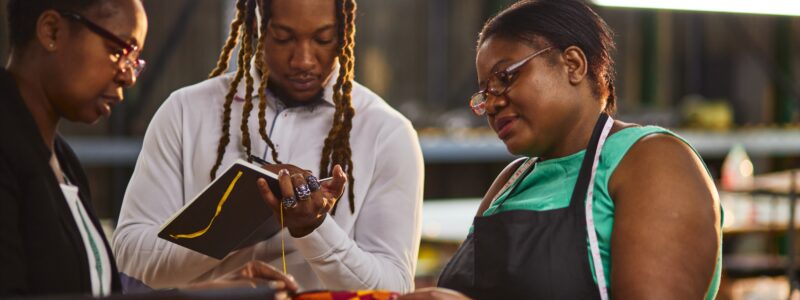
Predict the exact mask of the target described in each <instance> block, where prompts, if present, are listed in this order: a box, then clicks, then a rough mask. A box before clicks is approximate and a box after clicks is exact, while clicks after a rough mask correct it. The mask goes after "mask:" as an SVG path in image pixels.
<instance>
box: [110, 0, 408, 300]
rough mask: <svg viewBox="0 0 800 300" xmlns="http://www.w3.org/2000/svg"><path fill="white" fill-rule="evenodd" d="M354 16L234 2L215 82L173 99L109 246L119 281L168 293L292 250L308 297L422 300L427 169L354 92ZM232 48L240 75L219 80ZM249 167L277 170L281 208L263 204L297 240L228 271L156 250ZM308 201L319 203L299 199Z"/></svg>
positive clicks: (292, 4) (304, 0) (239, 260)
mask: <svg viewBox="0 0 800 300" xmlns="http://www.w3.org/2000/svg"><path fill="white" fill-rule="evenodd" d="M355 10H356V4H355V1H354V0H334V1H330V0H327V1H325V0H272V1H270V0H263V1H262V0H258V1H257V0H238V1H237V11H238V13H237V16H236V19H235V20H234V22H233V23H232V24H231V36H230V38H229V39H228V41H227V42H226V45H225V47H224V48H223V51H222V54H221V56H220V59H219V62H218V65H217V68H216V69H215V70H214V71H213V72H212V74H211V78H210V79H208V80H206V81H204V82H201V83H199V84H197V85H194V86H190V87H186V88H183V89H180V90H178V91H176V92H175V93H173V94H172V95H171V96H170V97H169V98H168V99H167V100H166V101H165V102H164V104H163V105H162V107H161V108H160V109H159V111H158V112H157V113H156V115H155V117H154V118H153V121H152V123H151V124H150V127H149V128H148V130H147V133H146V135H145V139H144V145H143V149H142V153H141V155H140V157H139V160H138V162H137V164H136V169H135V171H134V174H133V177H132V178H131V182H130V184H129V186H128V190H127V192H126V194H125V199H124V203H123V206H122V212H121V214H120V219H119V225H118V228H117V230H116V232H115V235H114V241H113V244H114V251H115V254H116V255H117V261H118V263H119V266H120V270H121V271H122V272H123V273H126V274H127V275H129V276H131V277H134V278H137V279H139V280H141V281H142V282H143V283H145V284H147V285H149V286H151V287H156V288H165V287H172V286H177V285H181V284H184V283H187V282H194V281H198V280H203V279H208V278H215V277H217V276H220V274H225V273H226V272H227V271H228V270H231V269H234V268H236V267H238V266H240V265H241V264H243V263H244V262H246V261H249V260H251V259H257V260H261V261H265V262H268V263H270V264H272V265H274V266H276V267H281V264H282V263H281V236H283V237H284V238H285V243H286V244H285V249H286V250H285V252H286V268H287V270H288V272H289V273H290V274H292V275H293V276H294V277H295V279H296V280H297V282H298V283H299V284H300V286H301V289H303V290H311V289H332V290H355V289H386V290H393V291H398V292H408V291H411V290H413V288H414V283H413V282H414V281H413V276H414V271H415V269H416V260H417V251H418V246H419V238H420V217H421V215H420V208H421V203H422V182H423V163H422V155H421V151H420V148H419V143H418V140H417V135H416V132H415V131H414V129H413V127H412V125H411V123H410V122H409V121H408V120H407V119H406V118H404V117H403V116H402V115H400V114H399V113H398V112H397V111H395V110H394V109H392V108H391V107H390V106H389V105H388V104H387V103H386V102H385V101H384V100H383V99H381V98H380V97H379V96H377V95H375V94H374V93H372V92H371V91H369V90H368V89H367V88H365V87H363V86H361V85H359V84H358V83H356V82H355V81H353V69H354V65H355V60H354V57H353V53H354V52H353V51H354V46H355V39H354V38H355ZM257 11H259V12H260V13H257ZM259 15H260V16H263V17H262V18H259V17H258V16H259ZM237 43H241V49H242V50H241V51H240V53H239V56H238V66H239V67H238V69H237V70H236V72H233V73H230V74H223V73H225V71H226V70H227V69H228V65H227V61H228V60H229V58H230V55H231V52H232V49H234V47H235V46H236V44H237ZM256 109H257V111H256V112H253V110H256ZM252 115H255V116H252ZM237 127H238V130H237V129H235V128H237ZM249 155H257V156H260V157H262V158H264V159H266V160H271V161H272V162H274V163H276V164H277V165H276V166H275V167H274V168H273V170H274V171H276V172H278V171H280V173H281V180H282V183H283V184H284V190H283V195H272V194H271V193H269V192H265V193H264V195H263V198H264V200H265V201H267V202H268V203H269V204H270V205H272V207H273V208H274V209H279V208H280V206H284V207H286V208H284V215H285V218H286V223H285V224H286V227H287V229H288V232H283V233H281V234H279V235H276V236H274V237H271V238H267V237H265V240H264V241H262V242H260V243H257V244H255V245H254V246H251V247H247V248H244V249H241V250H239V251H236V252H234V253H231V254H229V255H228V256H227V257H226V258H225V259H223V260H221V261H219V260H216V259H213V258H210V257H207V256H204V255H202V254H199V253H196V252H193V251H191V250H188V249H185V248H182V247H180V246H178V245H175V244H172V243H170V242H167V241H165V240H161V239H159V238H158V237H157V236H156V234H157V232H158V231H159V227H160V226H161V224H163V223H164V222H165V221H166V220H167V219H168V218H169V217H170V216H171V215H172V214H173V213H175V212H176V211H177V210H179V209H180V208H181V207H182V206H183V205H184V204H185V203H187V201H190V200H191V199H192V198H193V197H194V196H195V195H197V194H198V193H199V192H200V191H201V190H202V189H203V188H204V187H205V186H206V185H207V184H208V183H209V182H211V180H212V178H214V177H216V176H218V175H220V172H221V171H222V170H224V169H225V168H227V166H229V165H230V164H231V163H232V162H233V161H235V160H236V159H240V158H247V157H248V156H249ZM284 170H288V171H284ZM306 170H315V171H314V172H311V171H306ZM312 173H314V174H313V175H315V176H316V177H313V176H311V175H312ZM298 175H299V176H298ZM328 176H333V177H334V180H332V181H331V182H328V183H323V184H322V186H321V187H319V188H317V187H316V186H315V185H314V181H315V180H314V178H322V177H328ZM303 188H308V189H307V191H308V190H310V191H311V193H310V194H308V193H305V194H304V193H297V195H296V196H297V197H295V193H294V192H293V190H296V189H297V190H300V191H301V192H302V190H303ZM340 199H341V201H337V200H340ZM340 202H342V204H341V205H337V204H339V203H340Z"/></svg>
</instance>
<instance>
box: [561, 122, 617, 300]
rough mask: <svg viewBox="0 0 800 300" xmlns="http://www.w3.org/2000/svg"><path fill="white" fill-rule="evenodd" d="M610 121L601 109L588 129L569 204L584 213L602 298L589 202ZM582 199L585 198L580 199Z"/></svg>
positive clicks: (603, 281) (601, 276)
mask: <svg viewBox="0 0 800 300" xmlns="http://www.w3.org/2000/svg"><path fill="white" fill-rule="evenodd" d="M613 125H614V119H612V118H611V117H609V116H608V115H607V114H605V113H603V114H601V115H600V118H599V119H598V120H597V124H595V127H594V131H593V132H592V137H591V139H590V140H589V145H587V146H586V155H585V156H584V157H583V163H581V170H580V173H578V180H577V182H576V183H575V188H574V189H573V191H572V198H571V199H570V204H569V205H570V208H571V209H574V210H576V211H578V212H579V213H583V215H584V216H585V220H586V231H587V235H588V237H589V247H590V248H591V251H590V252H591V255H592V262H593V266H594V273H595V277H596V278H597V286H598V289H599V290H600V299H602V300H607V299H608V283H607V281H606V276H605V272H604V270H603V269H604V268H603V261H602V258H601V257H600V246H599V242H598V241H597V231H596V230H595V224H594V213H593V211H592V205H593V196H594V195H593V194H594V193H593V192H594V178H595V174H596V173H597V165H598V164H599V163H600V153H601V152H602V149H603V145H604V144H605V141H606V139H607V138H608V135H609V133H610V132H611V127H612V126H613ZM584 197H585V198H584ZM584 199H585V201H582V200H584ZM581 204H585V206H584V207H583V208H585V209H584V210H581Z"/></svg>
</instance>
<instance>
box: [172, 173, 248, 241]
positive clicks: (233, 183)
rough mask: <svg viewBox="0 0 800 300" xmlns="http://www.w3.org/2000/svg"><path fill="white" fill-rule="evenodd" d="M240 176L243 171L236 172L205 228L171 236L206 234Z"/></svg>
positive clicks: (188, 236)
mask: <svg viewBox="0 0 800 300" xmlns="http://www.w3.org/2000/svg"><path fill="white" fill-rule="evenodd" d="M239 177H242V171H239V174H236V178H234V179H233V181H232V182H231V184H230V185H229V186H228V190H226V191H225V194H224V195H222V199H220V200H219V204H217V212H216V213H214V217H212V218H211V221H210V222H208V226H206V228H205V229H203V230H200V231H198V232H195V233H189V234H170V235H169V236H170V237H172V238H173V239H176V240H177V239H193V238H196V237H199V236H202V235H204V234H206V231H208V229H210V228H211V225H212V224H214V220H216V219H217V216H219V212H220V211H222V205H223V204H225V201H227V200H228V196H229V195H230V194H231V192H232V191H233V187H234V186H235V185H236V182H237V181H239Z"/></svg>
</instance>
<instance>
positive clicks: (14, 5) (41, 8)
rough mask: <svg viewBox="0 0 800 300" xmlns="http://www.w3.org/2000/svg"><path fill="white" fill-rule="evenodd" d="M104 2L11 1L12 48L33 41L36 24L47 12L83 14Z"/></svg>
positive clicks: (10, 29) (9, 5)
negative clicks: (68, 11)
mask: <svg viewBox="0 0 800 300" xmlns="http://www.w3.org/2000/svg"><path fill="white" fill-rule="evenodd" d="M102 1H103V0H9V1H8V6H7V8H8V10H7V12H8V28H9V38H10V40H9V42H10V43H11V46H12V47H17V46H22V45H24V44H25V43H27V42H29V41H30V40H32V39H33V37H34V33H35V31H36V22H37V21H38V20H39V16H40V15H41V14H42V13H43V12H45V11H47V10H51V9H53V10H71V11H76V12H82V11H85V10H87V9H88V8H90V7H92V6H94V5H97V4H99V3H100V2H102Z"/></svg>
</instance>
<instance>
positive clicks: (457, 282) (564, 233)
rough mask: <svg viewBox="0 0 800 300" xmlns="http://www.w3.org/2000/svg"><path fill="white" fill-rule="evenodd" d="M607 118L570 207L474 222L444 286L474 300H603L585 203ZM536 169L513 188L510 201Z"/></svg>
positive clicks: (588, 149) (598, 129)
mask: <svg viewBox="0 0 800 300" xmlns="http://www.w3.org/2000/svg"><path fill="white" fill-rule="evenodd" d="M608 119H609V117H608V115H606V114H602V115H601V116H600V118H599V119H598V121H597V124H596V125H595V128H594V131H593V133H592V137H591V139H590V140H589V145H588V146H587V147H586V155H585V157H584V159H583V163H582V164H581V169H580V173H579V174H578V180H577V182H576V184H575V187H574V188H573V191H572V197H571V200H570V204H569V206H568V207H565V208H561V209H555V210H548V211H530V210H514V211H506V212H500V213H497V214H494V215H491V216H485V217H484V216H478V217H475V220H474V222H473V226H474V232H473V233H471V234H470V235H469V236H467V239H466V240H465V241H464V243H463V244H462V245H461V247H460V248H459V249H458V251H457V252H456V254H455V255H454V256H453V258H452V259H450V261H449V262H448V263H447V265H446V266H445V268H444V270H442V274H441V276H440V277H439V286H440V287H445V288H449V289H453V290H456V291H459V292H461V293H464V294H465V295H467V296H469V297H472V298H475V299H599V298H600V292H599V288H598V285H597V284H596V283H595V282H594V279H592V271H591V268H590V267H589V259H588V255H589V253H588V251H587V249H586V241H587V228H586V224H587V223H586V213H585V206H584V204H585V202H584V200H585V199H586V195H587V191H588V189H589V187H591V186H592V182H590V181H591V178H592V177H593V176H592V169H593V167H594V160H595V154H596V152H597V151H600V149H598V148H599V147H598V145H602V143H603V142H604V139H603V141H601V135H602V136H603V138H605V137H606V136H607V134H608V130H609V129H610V125H609V126H607V127H608V129H606V130H605V132H604V130H603V129H604V126H605V125H606V122H607V120H608ZM534 167H535V165H534V166H533V167H530V168H528V169H527V170H525V173H524V175H523V176H520V177H519V178H518V179H517V180H516V182H514V183H512V184H513V187H512V190H511V192H510V193H509V196H512V195H513V193H514V190H515V189H516V187H517V186H518V185H519V183H520V182H521V181H522V179H523V178H525V176H527V175H528V174H529V173H530V172H531V170H533V169H534ZM501 193H502V192H501ZM498 195H500V194H499V193H498ZM506 199H508V197H507V198H506ZM503 201H505V200H503ZM502 205H503V203H502V202H501V203H500V204H499V206H498V207H500V206H502Z"/></svg>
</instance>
